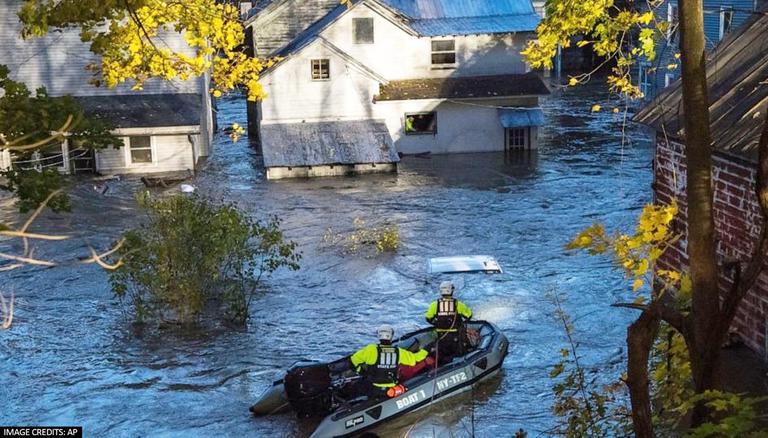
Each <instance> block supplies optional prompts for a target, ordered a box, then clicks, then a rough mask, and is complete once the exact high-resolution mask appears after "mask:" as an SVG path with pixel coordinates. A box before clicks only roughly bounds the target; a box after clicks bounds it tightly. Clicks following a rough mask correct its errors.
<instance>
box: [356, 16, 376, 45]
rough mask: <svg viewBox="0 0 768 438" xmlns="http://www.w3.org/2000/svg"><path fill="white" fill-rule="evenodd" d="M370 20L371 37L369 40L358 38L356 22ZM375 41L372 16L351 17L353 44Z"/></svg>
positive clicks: (372, 42)
mask: <svg viewBox="0 0 768 438" xmlns="http://www.w3.org/2000/svg"><path fill="white" fill-rule="evenodd" d="M360 22H370V23H371V35H370V36H371V39H370V41H367V40H365V41H361V40H359V39H358V32H357V31H358V23H360ZM375 42H376V28H375V23H374V20H373V18H372V17H355V18H352V43H353V44H374V43H375Z"/></svg>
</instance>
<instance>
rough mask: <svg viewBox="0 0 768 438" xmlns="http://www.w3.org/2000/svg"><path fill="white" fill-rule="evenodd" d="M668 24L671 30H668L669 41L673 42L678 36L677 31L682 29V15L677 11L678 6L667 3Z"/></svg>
mask: <svg viewBox="0 0 768 438" xmlns="http://www.w3.org/2000/svg"><path fill="white" fill-rule="evenodd" d="M667 23H669V29H667V40H668V41H673V40H674V39H675V37H676V36H677V29H678V27H680V13H679V11H678V9H677V5H673V4H672V3H667Z"/></svg>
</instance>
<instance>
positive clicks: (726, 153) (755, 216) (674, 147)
mask: <svg viewBox="0 0 768 438" xmlns="http://www.w3.org/2000/svg"><path fill="white" fill-rule="evenodd" d="M706 72H707V80H708V82H709V99H710V106H709V110H710V117H711V129H712V138H713V169H712V175H713V188H714V215H715V232H716V239H717V254H718V257H719V258H720V261H721V264H722V262H724V261H726V260H739V261H746V260H748V259H749V257H750V255H751V253H752V251H753V250H754V248H755V245H756V243H757V240H758V234H759V232H760V225H761V222H762V216H761V214H760V208H759V206H758V201H757V196H756V194H755V181H756V179H755V178H756V169H757V145H758V142H759V138H760V133H761V131H762V129H763V126H764V123H765V121H766V115H767V114H768V81H767V80H768V16H766V15H760V16H753V17H752V18H750V19H749V20H748V21H747V22H746V24H745V25H744V26H743V27H742V28H740V29H739V30H737V31H734V33H732V34H731V35H729V36H727V37H726V38H725V39H724V40H723V41H722V42H721V43H720V44H719V45H718V46H717V48H716V49H715V50H714V52H712V54H711V55H710V56H709V58H708V60H707V66H706ZM682 110H683V108H682V89H681V85H680V83H679V81H678V82H677V83H676V84H675V85H672V86H671V87H669V88H667V89H666V90H664V91H663V92H662V93H661V94H660V95H659V96H658V97H657V98H656V99H654V102H653V103H651V104H650V105H648V106H647V107H645V108H643V109H642V110H641V111H640V112H639V113H638V114H637V115H636V116H635V120H636V121H638V122H640V123H644V124H646V125H649V126H651V127H652V128H653V129H655V131H656V155H655V159H654V183H653V188H654V198H655V199H656V201H657V202H660V203H669V202H670V201H671V200H672V199H677V200H678V202H679V204H680V217H679V218H678V219H676V220H675V227H676V230H677V231H679V232H681V233H682V234H683V238H682V239H680V240H679V241H678V242H677V243H676V244H675V245H674V246H673V247H671V248H669V249H667V251H666V252H665V253H664V255H663V256H662V258H661V259H660V261H659V268H661V269H673V270H681V269H684V268H685V267H686V266H687V264H688V256H687V252H686V239H685V235H686V233H687V230H686V223H687V221H686V211H687V209H686V192H685V163H686V148H685V145H684V139H685V132H683V119H682ZM730 283H731V278H730V277H729V276H723V277H722V278H721V282H720V284H721V287H722V290H723V292H724V293H725V292H726V291H727V290H728V287H729V286H730ZM731 329H732V330H734V331H736V332H737V333H738V334H739V335H740V338H741V339H742V340H743V341H744V342H745V344H746V345H747V346H749V347H750V348H752V349H753V350H755V351H757V352H760V353H762V354H763V355H764V357H766V359H768V271H766V270H765V268H764V270H763V272H762V273H761V274H760V277H759V279H758V281H757V284H756V285H755V286H754V287H753V288H752V290H750V291H749V292H748V293H747V295H746V296H745V298H744V300H743V301H742V303H741V305H740V307H739V309H738V313H737V314H736V318H735V320H734V322H733V326H732V328H731Z"/></svg>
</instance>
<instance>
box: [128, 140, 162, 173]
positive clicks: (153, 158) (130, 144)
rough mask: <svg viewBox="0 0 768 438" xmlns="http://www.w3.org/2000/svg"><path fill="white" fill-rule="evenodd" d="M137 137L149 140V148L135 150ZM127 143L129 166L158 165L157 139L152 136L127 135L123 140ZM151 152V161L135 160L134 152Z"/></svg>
mask: <svg viewBox="0 0 768 438" xmlns="http://www.w3.org/2000/svg"><path fill="white" fill-rule="evenodd" d="M136 137H146V138H148V139H149V146H148V147H141V148H137V149H134V147H133V140H132V139H133V138H136ZM123 140H124V143H125V146H126V147H125V162H126V164H127V165H128V166H153V165H155V164H156V160H157V153H156V150H155V149H156V148H155V137H154V136H153V135H150V134H143V135H127V136H125V138H124V139H123ZM134 150H137V151H145V150H148V151H149V161H135V160H134V159H133V151H134Z"/></svg>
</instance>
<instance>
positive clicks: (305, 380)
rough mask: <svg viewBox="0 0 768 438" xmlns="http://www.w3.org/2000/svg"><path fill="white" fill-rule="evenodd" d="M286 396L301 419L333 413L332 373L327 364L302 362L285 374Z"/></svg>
mask: <svg viewBox="0 0 768 438" xmlns="http://www.w3.org/2000/svg"><path fill="white" fill-rule="evenodd" d="M283 382H284V385H285V394H286V396H288V401H289V402H290V403H291V407H293V409H294V411H296V414H297V415H298V416H299V417H301V418H307V417H313V416H321V415H327V414H329V413H330V411H331V372H330V370H329V369H328V365H327V364H321V363H316V362H300V363H297V364H295V365H294V366H292V367H291V369H289V370H288V372H287V373H286V374H285V379H283Z"/></svg>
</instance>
